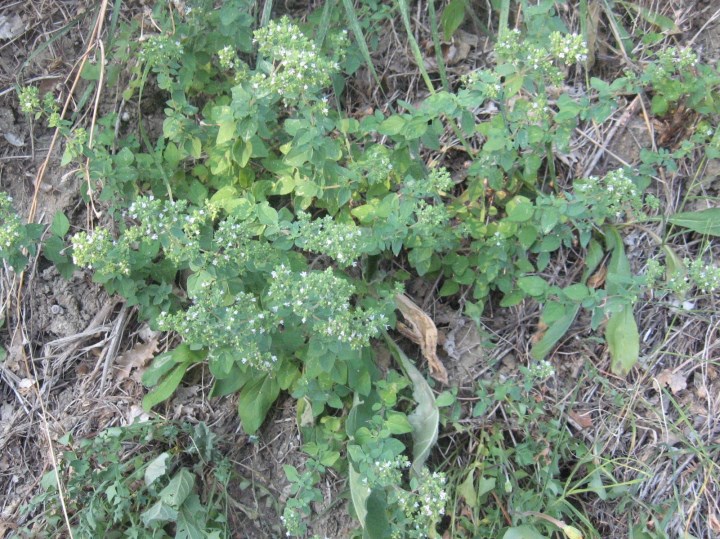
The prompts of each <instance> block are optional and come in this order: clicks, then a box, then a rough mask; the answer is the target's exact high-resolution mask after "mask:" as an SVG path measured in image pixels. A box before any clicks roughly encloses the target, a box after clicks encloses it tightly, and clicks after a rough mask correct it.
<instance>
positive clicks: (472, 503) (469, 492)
mask: <svg viewBox="0 0 720 539" xmlns="http://www.w3.org/2000/svg"><path fill="white" fill-rule="evenodd" d="M457 493H458V494H459V495H460V496H462V498H464V499H465V503H467V505H468V507H470V508H471V509H475V508H477V499H478V495H477V492H476V490H475V469H472V470H470V473H469V474H467V477H466V478H465V480H464V481H463V482H462V483H460V485H459V486H458V489H457Z"/></svg>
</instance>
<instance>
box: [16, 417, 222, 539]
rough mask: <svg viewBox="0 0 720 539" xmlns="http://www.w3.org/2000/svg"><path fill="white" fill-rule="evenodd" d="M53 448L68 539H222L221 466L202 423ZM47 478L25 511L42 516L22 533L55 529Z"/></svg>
mask: <svg viewBox="0 0 720 539" xmlns="http://www.w3.org/2000/svg"><path fill="white" fill-rule="evenodd" d="M60 444H61V445H62V446H63V447H64V448H65V449H64V451H63V452H62V458H61V461H60V466H59V468H58V472H57V473H58V474H59V475H60V478H61V480H62V482H63V483H64V485H65V489H64V490H65V497H66V506H67V511H68V517H69V520H70V524H71V526H72V533H73V534H74V535H75V536H76V537H148V538H149V537H153V538H155V537H198V536H200V535H199V534H202V536H203V537H215V538H220V537H230V530H229V528H228V522H227V514H226V501H227V500H226V496H227V495H226V492H225V490H226V487H227V483H228V481H229V480H230V469H229V463H228V462H227V461H226V460H224V459H223V458H221V456H220V455H219V453H218V449H217V447H215V435H214V434H213V433H212V432H210V431H209V430H208V428H207V426H206V425H205V424H203V423H200V424H198V425H197V426H195V427H194V428H192V427H190V426H188V425H175V424H172V423H163V424H160V423H155V422H147V423H136V424H133V425H129V426H127V427H112V428H110V429H107V430H105V431H102V432H101V433H99V434H98V435H97V436H96V437H94V438H92V439H83V440H77V441H74V440H72V437H71V436H70V435H66V436H64V437H63V438H62V439H61V440H60ZM55 473H56V472H55V471H54V470H53V471H50V472H48V473H47V474H45V476H44V477H43V479H42V482H41V485H42V488H43V490H44V492H43V493H41V494H39V495H37V496H36V497H35V498H34V499H33V500H32V502H31V503H30V505H29V506H28V508H27V512H28V514H33V513H35V512H38V511H39V515H40V516H42V517H43V518H42V519H38V517H37V516H36V517H35V518H34V519H33V521H35V524H34V526H33V527H32V528H30V529H26V530H25V532H23V533H29V534H31V535H33V536H37V535H44V536H50V535H55V534H57V533H60V532H61V530H62V529H63V527H64V524H65V523H64V521H63V519H62V516H61V513H60V508H59V500H58V498H57V497H58V492H57V483H56V479H55ZM33 521H31V522H33Z"/></svg>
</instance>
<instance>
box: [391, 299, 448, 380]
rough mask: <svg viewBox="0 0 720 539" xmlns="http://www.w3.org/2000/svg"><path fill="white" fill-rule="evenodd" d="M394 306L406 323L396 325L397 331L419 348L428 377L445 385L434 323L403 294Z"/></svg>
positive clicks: (443, 367)
mask: <svg viewBox="0 0 720 539" xmlns="http://www.w3.org/2000/svg"><path fill="white" fill-rule="evenodd" d="M395 304H396V305H397V307H398V309H400V312H401V313H402V315H403V316H404V317H405V320H406V321H407V325H406V324H403V323H402V322H399V323H398V325H397V329H398V331H399V332H401V333H402V334H403V335H405V336H406V337H407V338H408V339H410V340H411V341H413V342H414V343H415V344H417V345H419V346H420V350H421V352H422V355H423V357H424V358H425V360H426V361H427V362H428V367H429V368H430V376H432V377H433V378H434V379H435V380H437V381H438V382H442V383H443V384H447V383H448V374H447V370H445V365H443V364H442V363H441V362H440V360H439V359H438V357H437V343H438V331H437V328H436V327H435V323H434V322H433V321H432V319H431V318H430V317H429V316H428V315H427V314H425V313H424V312H423V310H422V309H421V308H420V307H418V306H417V305H415V303H414V302H413V301H412V300H411V299H410V298H408V297H407V296H406V295H404V294H398V295H397V296H395Z"/></svg>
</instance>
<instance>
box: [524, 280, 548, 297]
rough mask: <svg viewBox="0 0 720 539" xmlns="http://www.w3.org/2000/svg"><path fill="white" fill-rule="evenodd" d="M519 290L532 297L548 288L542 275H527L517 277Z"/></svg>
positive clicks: (540, 294)
mask: <svg viewBox="0 0 720 539" xmlns="http://www.w3.org/2000/svg"><path fill="white" fill-rule="evenodd" d="M518 286H519V287H520V290H522V291H523V292H525V293H526V294H527V295H529V296H532V297H539V296H543V295H544V294H545V293H546V292H547V290H548V286H549V285H548V284H547V282H546V281H545V279H543V278H542V277H538V276H537V275H528V276H526V277H520V278H519V279H518Z"/></svg>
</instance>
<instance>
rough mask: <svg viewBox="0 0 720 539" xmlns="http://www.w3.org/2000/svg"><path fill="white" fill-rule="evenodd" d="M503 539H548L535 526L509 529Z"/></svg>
mask: <svg viewBox="0 0 720 539" xmlns="http://www.w3.org/2000/svg"><path fill="white" fill-rule="evenodd" d="M502 539H547V538H546V537H545V536H544V535H543V534H541V533H540V532H539V531H537V530H536V529H535V527H533V526H515V527H513V528H508V530H507V531H506V532H505V534H504V535H503V536H502Z"/></svg>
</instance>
